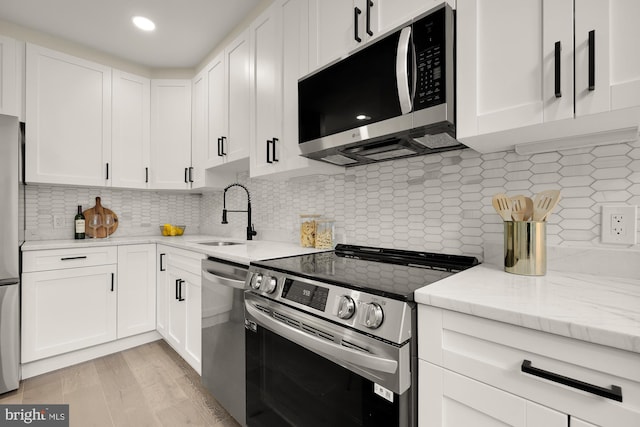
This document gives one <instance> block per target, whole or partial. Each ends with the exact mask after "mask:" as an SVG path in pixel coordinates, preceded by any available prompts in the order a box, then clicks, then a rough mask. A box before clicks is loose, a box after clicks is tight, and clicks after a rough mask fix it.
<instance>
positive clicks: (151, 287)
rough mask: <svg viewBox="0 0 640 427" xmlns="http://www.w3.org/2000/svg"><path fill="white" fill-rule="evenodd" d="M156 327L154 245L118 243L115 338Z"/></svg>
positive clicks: (151, 329)
mask: <svg viewBox="0 0 640 427" xmlns="http://www.w3.org/2000/svg"><path fill="white" fill-rule="evenodd" d="M155 328H156V245H155V244H154V243H149V244H142V245H123V246H118V338H124V337H129V336H131V335H137V334H140V333H143V332H149V331H153V330H154V329H155Z"/></svg>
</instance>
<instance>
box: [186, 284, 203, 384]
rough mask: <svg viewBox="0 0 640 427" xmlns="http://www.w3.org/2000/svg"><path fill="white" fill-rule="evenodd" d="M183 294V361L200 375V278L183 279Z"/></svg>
mask: <svg viewBox="0 0 640 427" xmlns="http://www.w3.org/2000/svg"><path fill="white" fill-rule="evenodd" d="M185 280H186V281H185V283H184V284H183V292H186V296H185V297H184V298H185V299H186V301H184V303H185V304H186V309H187V319H186V324H185V327H186V331H185V343H184V350H185V355H186V357H185V359H186V360H187V362H189V364H190V365H191V366H192V367H193V369H195V371H196V372H197V373H198V374H200V373H201V369H202V288H201V286H200V277H198V276H194V275H190V276H189V277H187V278H186V279H185Z"/></svg>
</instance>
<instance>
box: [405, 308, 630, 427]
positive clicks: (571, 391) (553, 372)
mask: <svg viewBox="0 0 640 427" xmlns="http://www.w3.org/2000/svg"><path fill="white" fill-rule="evenodd" d="M418 357H419V359H420V360H419V369H418V395H419V406H418V423H419V425H420V426H421V427H436V426H438V427H440V426H505V425H508V426H527V427H533V426H535V427H538V426H540V427H547V426H551V427H554V426H565V427H567V426H571V427H587V426H592V427H593V426H611V427H632V426H638V425H640V369H638V366H640V365H639V364H638V361H639V360H640V357H639V356H638V353H633V352H629V351H624V350H620V349H615V348H611V347H606V346H601V345H597V344H592V343H588V342H584V341H580V340H576V339H571V338H567V337H562V336H559V335H554V334H550V333H545V332H541V331H537V330H532V329H528V328H523V327H519V326H514V325H510V324H506V323H502V322H497V321H493V320H488V319H484V318H479V317H475V316H470V315H466V314H462V313H458V312H454V311H449V310H443V309H440V308H436V307H431V306H425V305H420V306H419V307H418ZM525 361H529V362H530V366H529V365H528V364H527V363H526V362H525ZM530 368H533V369H530ZM543 371H544V372H543ZM540 374H542V376H540ZM585 384H587V385H588V386H587V387H585V386H584V385H585ZM614 385H615V386H616V387H619V392H620V395H619V396H620V400H621V401H618V400H616V397H615V395H617V394H618V393H617V390H616V388H615V387H614ZM601 392H604V393H605V394H609V397H604V396H602V395H599V394H598V393H601Z"/></svg>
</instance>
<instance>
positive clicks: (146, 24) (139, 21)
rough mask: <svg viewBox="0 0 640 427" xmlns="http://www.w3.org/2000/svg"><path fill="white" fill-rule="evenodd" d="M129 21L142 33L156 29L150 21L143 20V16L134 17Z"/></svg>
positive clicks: (147, 19)
mask: <svg viewBox="0 0 640 427" xmlns="http://www.w3.org/2000/svg"><path fill="white" fill-rule="evenodd" d="M131 20H132V21H133V24H134V25H135V26H136V27H138V28H140V29H141V30H143V31H153V30H155V29H156V24H154V23H153V21H152V20H151V19H149V18H145V17H144V16H134V17H133V18H131Z"/></svg>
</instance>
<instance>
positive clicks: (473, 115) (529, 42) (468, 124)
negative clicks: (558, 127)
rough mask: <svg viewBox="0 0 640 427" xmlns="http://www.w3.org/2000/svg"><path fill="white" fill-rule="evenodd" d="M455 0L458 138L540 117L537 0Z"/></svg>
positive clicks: (539, 3)
mask: <svg viewBox="0 0 640 427" xmlns="http://www.w3.org/2000/svg"><path fill="white" fill-rule="evenodd" d="M457 6H458V12H457V15H456V16H457V25H456V28H457V86H458V87H457V94H458V95H457V108H458V114H457V117H458V123H457V136H458V138H464V137H466V136H473V135H477V134H484V133H490V132H496V131H500V130H505V129H510V128H517V127H522V126H527V125H532V124H538V123H542V121H543V106H544V100H543V90H542V78H541V76H542V58H541V52H542V40H543V33H542V31H543V26H542V24H543V23H542V11H543V0H532V1H527V2H513V1H510V0H495V1H487V2H477V1H475V0H458V2H457ZM569 22H571V21H569ZM566 48H569V46H566Z"/></svg>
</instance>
